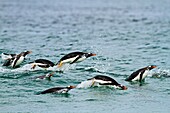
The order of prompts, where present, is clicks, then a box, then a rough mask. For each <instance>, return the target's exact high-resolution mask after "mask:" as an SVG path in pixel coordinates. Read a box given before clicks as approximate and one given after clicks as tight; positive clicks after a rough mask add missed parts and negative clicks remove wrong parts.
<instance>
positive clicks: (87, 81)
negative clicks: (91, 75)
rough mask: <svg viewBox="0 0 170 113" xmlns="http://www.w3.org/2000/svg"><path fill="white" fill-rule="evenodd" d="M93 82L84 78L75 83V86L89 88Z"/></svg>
mask: <svg viewBox="0 0 170 113" xmlns="http://www.w3.org/2000/svg"><path fill="white" fill-rule="evenodd" d="M92 84H93V80H86V81H83V82H81V83H80V84H78V85H77V87H76V88H89V87H91V86H92Z"/></svg>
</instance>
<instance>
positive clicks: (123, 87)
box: [119, 85, 128, 90]
mask: <svg viewBox="0 0 170 113" xmlns="http://www.w3.org/2000/svg"><path fill="white" fill-rule="evenodd" d="M119 87H120V88H121V89H122V90H127V89H128V88H127V87H126V86H123V85H120V86H119Z"/></svg>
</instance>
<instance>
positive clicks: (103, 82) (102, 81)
mask: <svg viewBox="0 0 170 113" xmlns="http://www.w3.org/2000/svg"><path fill="white" fill-rule="evenodd" d="M94 82H97V83H101V84H105V83H112V82H111V81H104V80H96V79H94Z"/></svg>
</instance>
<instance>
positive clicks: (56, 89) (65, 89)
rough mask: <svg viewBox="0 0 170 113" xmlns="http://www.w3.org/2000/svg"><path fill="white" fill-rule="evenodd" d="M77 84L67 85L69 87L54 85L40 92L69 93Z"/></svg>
mask: <svg viewBox="0 0 170 113" xmlns="http://www.w3.org/2000/svg"><path fill="white" fill-rule="evenodd" d="M75 87H76V86H67V87H54V88H50V89H47V90H45V91H42V92H40V94H47V93H67V92H68V91H69V90H71V89H73V88H75Z"/></svg>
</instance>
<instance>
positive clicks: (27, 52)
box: [20, 51, 32, 57]
mask: <svg viewBox="0 0 170 113" xmlns="http://www.w3.org/2000/svg"><path fill="white" fill-rule="evenodd" d="M30 53H32V51H25V52H21V53H20V54H21V56H24V57H25V56H26V55H28V54H30Z"/></svg>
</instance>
